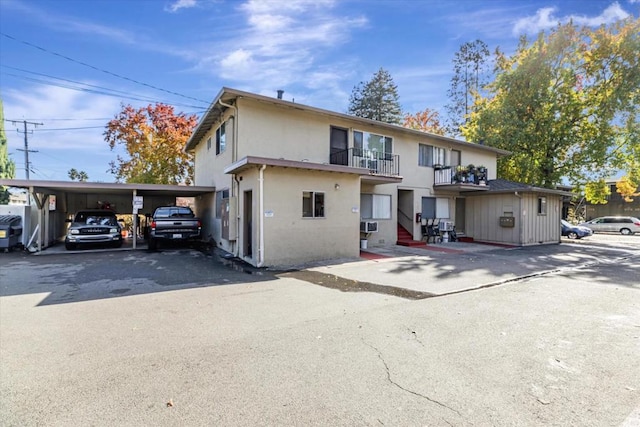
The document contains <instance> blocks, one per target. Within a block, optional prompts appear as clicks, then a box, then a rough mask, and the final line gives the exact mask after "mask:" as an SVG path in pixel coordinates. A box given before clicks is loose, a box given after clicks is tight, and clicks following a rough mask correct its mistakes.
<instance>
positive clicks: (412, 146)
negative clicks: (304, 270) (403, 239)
mask: <svg viewBox="0 0 640 427" xmlns="http://www.w3.org/2000/svg"><path fill="white" fill-rule="evenodd" d="M236 105H237V107H238V111H237V112H236V111H234V110H233V109H228V110H227V111H226V112H225V115H224V117H223V118H222V120H226V123H227V124H226V135H227V148H226V151H225V152H224V153H221V154H220V155H216V154H215V131H216V129H217V128H218V126H219V125H220V123H221V121H220V122H218V123H216V124H214V125H213V126H212V128H211V129H210V130H209V132H208V133H207V134H206V135H205V137H204V138H203V139H202V140H201V141H200V142H199V144H198V145H197V146H196V147H195V149H194V151H195V184H196V185H207V186H215V187H216V190H218V191H219V190H222V189H229V191H230V195H231V196H234V195H235V196H238V200H237V203H238V205H237V206H238V209H237V213H238V217H239V218H242V216H243V212H244V211H243V206H242V204H243V201H242V194H243V191H245V190H246V189H248V188H250V186H253V185H254V184H255V183H256V182H257V176H253V175H254V172H243V173H242V174H240V175H244V180H243V181H242V182H241V183H240V188H235V184H234V183H233V179H232V176H231V175H228V174H224V173H223V170H224V168H225V167H227V166H229V165H230V164H232V163H234V161H237V160H240V159H242V158H244V157H246V156H256V157H269V158H276V159H280V158H282V159H287V160H298V161H300V160H305V161H309V162H312V163H320V164H322V163H328V162H329V158H330V129H331V126H335V127H339V128H344V129H348V130H349V132H348V139H349V147H350V148H351V147H353V131H354V130H359V131H364V132H371V133H376V134H381V135H385V136H390V137H392V138H393V153H394V154H397V155H399V171H400V175H401V176H402V177H403V181H402V183H400V184H395V183H394V184H377V185H373V184H362V185H361V186H360V184H359V180H360V178H359V177H357V176H356V175H352V176H350V178H349V182H350V183H351V184H353V183H355V182H358V184H357V187H358V188H357V190H358V192H357V197H355V199H353V200H351V201H350V202H349V206H348V207H349V211H348V212H349V214H350V215H349V218H350V220H353V217H355V218H356V220H354V221H355V222H353V224H352V225H353V230H351V229H349V230H348V233H351V234H353V233H355V238H354V239H353V242H351V240H352V239H349V242H350V243H349V245H352V246H349V245H346V248H347V249H345V251H346V252H345V254H348V255H349V256H351V255H353V253H354V251H356V250H357V248H358V245H359V243H358V241H359V239H360V237H364V236H360V234H359V221H360V215H359V213H352V212H351V209H352V208H353V207H358V209H359V203H360V193H374V194H387V195H391V197H392V206H391V219H388V220H387V219H377V221H378V224H379V232H378V233H371V234H370V235H369V236H368V244H369V246H372V247H375V246H386V245H390V244H395V242H396V240H397V218H398V213H397V210H398V189H399V188H401V189H405V190H410V191H411V192H412V194H413V201H412V202H411V201H406V200H405V202H406V203H405V204H406V205H407V206H411V209H410V211H409V212H405V213H406V215H407V216H409V217H410V218H415V214H416V213H417V212H421V210H422V197H444V198H446V199H447V200H448V203H449V212H450V215H449V219H450V220H453V219H454V218H455V197H456V193H453V192H442V191H438V193H437V194H436V192H434V190H433V181H434V171H433V168H431V167H422V166H418V150H419V149H418V145H419V144H429V145H434V146H438V147H442V148H445V149H446V150H447V160H448V159H449V156H450V152H451V150H452V149H455V150H460V151H461V153H462V154H461V162H462V164H463V165H467V164H469V163H473V164H475V165H484V166H486V167H487V168H488V171H489V178H490V179H491V178H495V173H496V154H495V153H492V152H485V151H483V150H482V148H481V147H480V146H478V147H477V148H476V147H475V146H464V147H463V146H458V145H457V144H455V143H452V142H449V141H445V140H439V139H436V138H434V137H432V136H430V135H428V134H424V135H413V134H407V133H405V132H403V131H401V130H394V129H386V128H382V127H380V126H376V125H374V124H361V123H359V122H357V121H354V120H350V119H349V118H342V117H334V116H330V115H324V114H320V113H317V112H311V111H303V110H299V109H295V108H290V107H288V106H279V105H273V104H269V103H264V102H260V101H256V100H254V99H250V98H238V100H237V104H236ZM236 126H237V135H236V134H235V133H236ZM208 137H211V138H212V144H211V148H210V149H207V143H206V141H207V138H208ZM236 141H237V147H236V149H237V154H236V155H234V147H233V146H234V144H235V143H236ZM268 171H269V174H274V169H272V168H270V169H268ZM279 173H281V174H283V176H279V175H274V176H273V177H272V181H273V180H275V181H278V180H280V181H281V184H282V185H284V186H285V188H289V187H291V186H292V188H291V189H292V191H293V194H295V197H291V196H285V195H283V194H281V193H279V192H277V191H275V190H272V191H270V192H269V193H268V194H265V202H266V203H276V202H277V203H278V204H281V203H284V205H282V206H280V205H278V206H277V207H278V211H282V209H283V207H285V206H286V207H287V209H289V210H291V211H292V212H297V211H299V210H300V206H299V205H301V200H299V198H300V197H301V191H303V190H301V187H299V185H300V184H301V182H296V181H297V180H298V178H299V177H300V176H302V175H304V176H305V177H306V176H309V177H313V179H311V181H313V184H317V185H321V186H322V185H327V186H328V187H330V188H329V189H330V190H331V191H333V185H334V184H335V182H333V183H332V182H329V181H331V180H330V179H329V180H328V181H327V182H325V179H326V177H323V174H322V173H318V172H304V173H302V172H300V171H294V170H292V169H285V170H281V171H280V172H279ZM301 174H302V175H301ZM276 176H279V178H276ZM284 176H286V178H284ZM305 179H306V178H305ZM302 182H305V181H304V180H303V181H302ZM310 183H311V182H310ZM341 188H344V187H342V186H341ZM253 190H254V192H253V197H254V200H255V203H256V204H257V197H258V191H257V188H254V189H253ZM297 193H300V195H297ZM328 194H330V192H328ZM341 194H344V192H342V193H341ZM343 201H344V200H343ZM208 203H210V205H211V206H212V207H213V206H215V200H211V201H210V202H208ZM265 209H267V207H266V205H265ZM405 209H407V208H406V207H405V208H403V211H404V210H405ZM272 210H273V211H274V217H272V218H267V219H268V220H269V222H270V223H273V224H274V228H273V229H270V230H278V233H280V232H283V231H284V230H285V228H286V227H283V226H279V225H278V224H279V222H280V221H279V220H278V219H275V218H278V217H277V216H276V209H275V208H272ZM255 214H256V215H257V211H256V212H255ZM256 218H257V217H255V216H254V220H255V219H256ZM344 219H345V218H343V217H341V218H340V219H339V220H338V218H333V217H332V218H331V219H329V218H326V219H325V220H308V219H305V220H304V221H303V223H309V222H311V223H314V222H317V223H322V222H324V223H327V225H323V226H321V227H320V229H321V230H322V229H326V230H324V231H323V233H322V236H320V238H319V239H316V241H315V243H314V244H313V245H310V244H305V245H300V246H298V243H297V242H298V240H299V241H302V237H300V238H296V239H294V241H293V243H292V244H286V243H283V242H282V241H281V239H279V237H278V233H275V234H274V233H271V234H268V235H265V241H266V242H268V243H267V245H274V248H275V249H270V248H269V247H268V246H267V247H265V250H266V251H267V252H266V253H267V257H269V256H273V253H274V252H276V253H277V252H278V251H289V250H292V248H295V251H298V253H297V254H293V255H291V256H295V257H300V259H307V258H308V259H319V258H318V257H320V258H323V257H326V256H328V255H331V254H330V253H329V252H327V248H326V247H325V246H327V247H328V246H329V244H328V243H326V244H325V243H323V242H325V241H324V240H323V238H324V236H332V233H333V232H334V231H335V230H342V231H343V232H346V231H347V229H344V228H343V226H344V224H342V223H341V222H340V221H342V220H344ZM291 221H294V219H293V218H289V222H290V223H291ZM300 221H301V218H298V219H296V220H295V224H296V227H299V226H301V222H300ZM335 221H338V223H336V224H332V225H329V224H331V223H334V222H335ZM203 222H204V223H205V224H204V227H205V228H206V229H207V233H210V234H212V235H213V238H214V239H215V240H216V242H219V246H220V247H222V248H223V249H225V250H228V251H231V252H234V253H236V254H237V255H242V251H243V249H242V248H241V246H242V245H243V238H242V236H239V238H238V240H237V244H235V243H234V242H227V241H223V239H221V236H220V223H219V222H220V221H219V220H218V219H217V218H215V209H213V208H212V209H211V210H210V214H209V216H208V217H203ZM411 224H412V226H411V228H412V229H411V230H409V231H411V232H412V233H413V235H414V238H415V239H420V237H421V229H420V224H419V223H416V222H415V221H413V222H412V223H411ZM306 226H307V225H306V224H305V227H306ZM303 228H304V227H303ZM238 229H240V230H241V229H242V227H241V226H239V228H238ZM266 230H267V229H266V228H265V231H266ZM339 234H342V235H345V234H344V233H339ZM347 235H348V234H347ZM272 239H273V240H272ZM331 240H332V241H333V240H334V239H333V238H331ZM353 245H355V246H353ZM330 246H331V247H335V245H334V244H333V243H332V244H331V245H330ZM254 247H256V248H257V245H254ZM269 253H271V255H269ZM287 256H289V255H288V254H284V253H283V254H280V255H278V258H275V259H270V258H267V259H266V261H268V262H283V261H285V260H286V259H287Z"/></svg>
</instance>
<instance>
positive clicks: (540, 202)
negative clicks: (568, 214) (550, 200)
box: [538, 196, 547, 215]
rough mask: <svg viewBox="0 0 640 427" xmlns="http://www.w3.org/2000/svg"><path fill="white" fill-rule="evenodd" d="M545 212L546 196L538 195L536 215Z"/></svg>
mask: <svg viewBox="0 0 640 427" xmlns="http://www.w3.org/2000/svg"><path fill="white" fill-rule="evenodd" d="M546 214H547V198H546V197H544V196H540V197H538V215H546Z"/></svg>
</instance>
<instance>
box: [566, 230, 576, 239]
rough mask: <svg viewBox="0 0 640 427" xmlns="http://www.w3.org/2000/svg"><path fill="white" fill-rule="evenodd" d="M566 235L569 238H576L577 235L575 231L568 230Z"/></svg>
mask: <svg viewBox="0 0 640 427" xmlns="http://www.w3.org/2000/svg"><path fill="white" fill-rule="evenodd" d="M567 237H568V238H570V239H578V235H577V234H576V232H575V231H570V232H569V233H568V234H567Z"/></svg>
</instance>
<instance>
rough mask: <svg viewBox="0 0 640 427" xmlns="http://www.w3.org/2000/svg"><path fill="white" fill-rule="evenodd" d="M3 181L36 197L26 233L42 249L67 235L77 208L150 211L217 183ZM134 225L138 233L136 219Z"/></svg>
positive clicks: (210, 189)
mask: <svg viewBox="0 0 640 427" xmlns="http://www.w3.org/2000/svg"><path fill="white" fill-rule="evenodd" d="M0 185H3V186H7V187H13V188H23V189H26V190H27V191H28V192H29V194H30V195H31V197H32V198H33V200H35V203H36V205H35V206H32V208H34V207H35V208H36V209H35V212H33V211H32V212H31V214H30V215H31V218H32V220H31V221H28V222H30V224H31V225H30V226H29V227H28V229H25V230H24V233H27V235H28V236H29V237H30V239H29V242H32V241H35V242H36V247H37V250H38V251H41V250H42V249H43V248H45V247H48V246H50V245H51V244H53V243H55V242H57V241H58V240H59V239H60V238H61V237H62V236H64V233H66V227H65V220H66V219H67V218H69V217H70V215H73V214H74V213H75V212H76V211H77V210H81V209H87V208H104V207H107V208H110V209H113V210H114V211H115V212H116V213H118V214H122V215H138V214H140V213H143V214H146V215H150V214H152V213H153V211H154V210H155V208H156V207H158V206H163V205H169V204H175V202H176V197H195V198H198V197H203V196H205V195H207V194H213V193H215V187H202V186H187V185H158V184H119V183H103V182H75V181H41V180H26V179H0ZM134 201H135V202H136V203H134ZM196 214H197V212H196ZM133 227H134V230H133V231H134V237H135V236H136V234H137V230H136V228H137V222H136V221H134V222H133ZM34 239H35V240H34ZM136 240H137V239H136V238H134V239H133V249H136Z"/></svg>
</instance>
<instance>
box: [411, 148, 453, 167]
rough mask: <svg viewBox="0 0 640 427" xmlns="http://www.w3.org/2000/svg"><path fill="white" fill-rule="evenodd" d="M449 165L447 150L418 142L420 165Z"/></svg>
mask: <svg viewBox="0 0 640 427" xmlns="http://www.w3.org/2000/svg"><path fill="white" fill-rule="evenodd" d="M435 165H440V166H447V150H445V149H444V148H441V147H434V146H433V145H427V144H418V166H429V167H433V166H435Z"/></svg>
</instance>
